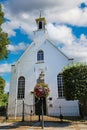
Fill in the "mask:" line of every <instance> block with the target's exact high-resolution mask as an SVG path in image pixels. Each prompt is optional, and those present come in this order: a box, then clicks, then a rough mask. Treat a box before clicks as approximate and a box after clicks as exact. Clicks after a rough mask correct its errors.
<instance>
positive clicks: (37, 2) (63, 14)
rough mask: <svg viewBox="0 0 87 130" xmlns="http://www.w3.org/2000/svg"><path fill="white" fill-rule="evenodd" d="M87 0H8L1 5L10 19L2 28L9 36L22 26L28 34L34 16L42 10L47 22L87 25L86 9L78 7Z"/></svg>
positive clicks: (33, 23)
mask: <svg viewBox="0 0 87 130" xmlns="http://www.w3.org/2000/svg"><path fill="white" fill-rule="evenodd" d="M82 2H85V3H87V0H79V1H78V0H66V1H64V0H58V1H57V0H48V1H47V0H44V1H42V0H32V1H29V0H26V2H25V0H15V1H14V0H9V1H7V4H4V5H3V10H4V12H5V17H6V18H8V19H9V20H10V21H9V22H7V23H4V24H3V26H2V27H3V30H4V31H6V32H7V33H8V34H9V36H15V35H16V34H15V32H14V29H16V28H20V27H21V28H22V29H23V30H24V31H25V32H26V33H27V34H28V35H30V34H31V33H32V31H33V30H34V28H35V26H36V25H35V18H36V17H38V16H39V10H40V9H41V10H42V15H43V14H44V15H45V16H46V18H47V22H48V23H50V22H56V23H61V22H62V23H69V24H73V25H77V26H87V22H86V21H87V9H86V8H85V9H84V11H83V10H81V9H80V8H78V6H79V5H80V4H81V3H82Z"/></svg>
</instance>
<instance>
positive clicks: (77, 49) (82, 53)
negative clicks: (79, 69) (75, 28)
mask: <svg viewBox="0 0 87 130" xmlns="http://www.w3.org/2000/svg"><path fill="white" fill-rule="evenodd" d="M62 51H63V52H64V53H65V54H67V55H68V56H69V57H73V58H74V59H75V60H77V61H82V62H87V37H86V36H85V35H84V34H82V35H81V36H80V39H77V40H76V41H74V43H72V44H71V45H70V46H68V45H66V46H64V47H63V48H62Z"/></svg>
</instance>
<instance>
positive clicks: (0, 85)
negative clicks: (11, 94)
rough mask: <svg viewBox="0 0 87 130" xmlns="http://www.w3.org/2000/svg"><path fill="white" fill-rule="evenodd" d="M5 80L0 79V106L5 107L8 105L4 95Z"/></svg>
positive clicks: (6, 94) (6, 97)
mask: <svg viewBox="0 0 87 130" xmlns="http://www.w3.org/2000/svg"><path fill="white" fill-rule="evenodd" d="M4 88H5V80H4V79H3V78H2V77H0V105H1V106H2V105H6V104H7V103H8V93H4Z"/></svg>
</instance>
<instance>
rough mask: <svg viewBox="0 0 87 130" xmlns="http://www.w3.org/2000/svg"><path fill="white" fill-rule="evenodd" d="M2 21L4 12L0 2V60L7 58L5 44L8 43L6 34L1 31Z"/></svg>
mask: <svg viewBox="0 0 87 130" xmlns="http://www.w3.org/2000/svg"><path fill="white" fill-rule="evenodd" d="M3 23H4V13H3V12H2V8H1V4H0V60H2V59H4V58H7V56H8V50H7V45H8V44H9V43H10V42H9V39H8V34H7V33H5V32H3V31H2V28H1V25H2V24H3Z"/></svg>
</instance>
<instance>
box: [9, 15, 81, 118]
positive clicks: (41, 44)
mask: <svg viewBox="0 0 87 130" xmlns="http://www.w3.org/2000/svg"><path fill="white" fill-rule="evenodd" d="M36 23H37V30H36V31H34V39H33V42H32V43H31V44H30V45H29V46H28V48H27V49H26V50H25V52H24V53H23V54H22V56H21V57H20V58H19V59H18V61H16V63H15V64H14V65H12V67H11V82H10V91H9V102H8V114H9V115H15V114H16V115H20V114H21V112H22V105H21V104H22V102H23V101H24V103H25V104H27V106H29V107H25V109H26V110H25V111H26V113H29V114H30V112H31V110H32V112H33V113H34V114H37V111H40V107H41V106H40V105H39V104H38V102H39V100H38V99H36V97H35V95H34V92H33V91H34V87H35V85H36V84H37V81H38V78H39V76H40V75H41V74H43V75H44V82H45V83H46V84H48V86H49V88H50V94H49V96H48V97H47V98H45V99H44V114H45V115H51V116H59V115H60V113H62V114H63V115H64V116H78V115H79V106H78V101H77V100H74V101H67V100H66V99H65V98H64V93H63V82H62V70H63V68H64V67H65V66H66V65H68V64H70V63H71V62H72V60H71V59H69V58H68V57H67V56H66V55H65V54H64V53H63V52H61V50H59V49H58V48H57V47H56V46H55V44H54V43H53V41H51V40H50V38H49V36H48V33H47V30H46V20H45V18H43V17H39V18H37V19H36Z"/></svg>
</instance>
